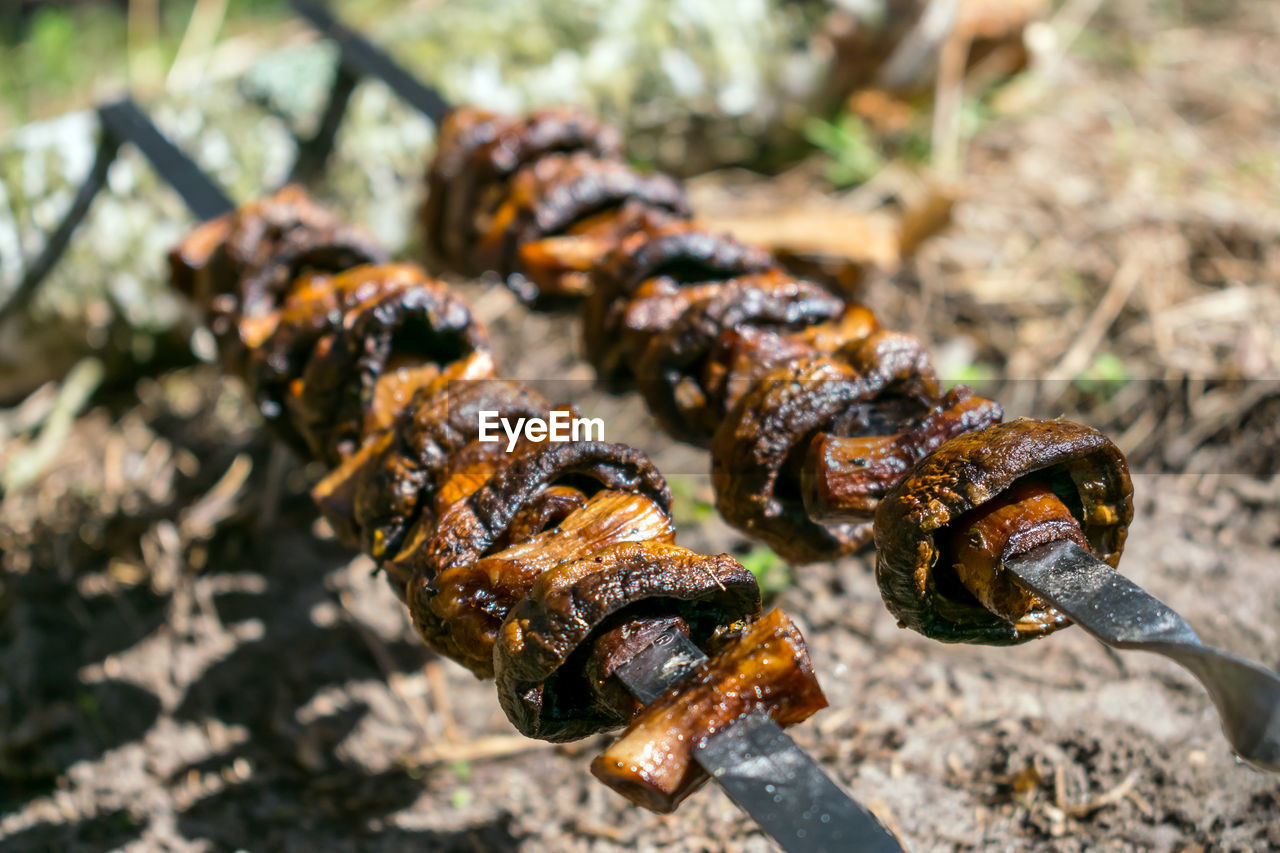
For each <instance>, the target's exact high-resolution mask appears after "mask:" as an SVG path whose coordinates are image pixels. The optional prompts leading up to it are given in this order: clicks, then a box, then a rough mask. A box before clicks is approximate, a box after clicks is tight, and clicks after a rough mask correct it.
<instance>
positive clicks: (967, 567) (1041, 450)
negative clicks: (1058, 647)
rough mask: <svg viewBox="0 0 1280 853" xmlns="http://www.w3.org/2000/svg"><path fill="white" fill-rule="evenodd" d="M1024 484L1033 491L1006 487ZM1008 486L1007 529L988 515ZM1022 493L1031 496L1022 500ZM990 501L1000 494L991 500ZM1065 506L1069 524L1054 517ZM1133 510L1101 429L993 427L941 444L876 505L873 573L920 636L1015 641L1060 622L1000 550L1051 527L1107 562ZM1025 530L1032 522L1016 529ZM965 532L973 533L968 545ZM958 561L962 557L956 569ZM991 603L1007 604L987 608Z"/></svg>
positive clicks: (1024, 545) (1059, 424) (1119, 464)
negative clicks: (1005, 564) (1024, 586)
mask: <svg viewBox="0 0 1280 853" xmlns="http://www.w3.org/2000/svg"><path fill="white" fill-rule="evenodd" d="M1030 486H1036V487H1039V488H1037V489H1034V490H1031V491H1030V492H1025V491H1024V492H1021V493H1019V492H1016V491H1014V490H1017V489H1022V488H1026V487H1030ZM1044 490H1048V492H1049V493H1050V494H1049V495H1046V494H1045V492H1044ZM1011 491H1013V493H1014V497H1016V498H1018V500H1017V501H1015V502H1014V503H1015V504H1017V508H1016V509H1014V510H1013V511H1012V512H1013V513H1014V514H1015V515H1020V516H1021V518H1022V523H1021V524H1015V525H1013V526H1009V525H1008V524H1006V523H1005V522H1004V520H1002V519H1001V517H1000V516H999V515H997V516H995V517H994V518H993V517H992V516H991V515H990V513H989V510H990V509H998V508H1001V507H1004V508H1005V510H1006V514H1007V513H1008V511H1009V510H1008V507H1009V506H1011V504H1009V503H1007V497H1006V496H1007V495H1009V494H1010V493H1011ZM1050 498H1052V499H1050ZM1027 499H1031V500H1032V501H1033V503H1032V504H1031V505H1026V504H1024V503H1023V501H1025V500H1027ZM994 502H1001V503H995V505H994V506H993V507H989V505H991V504H993V503H994ZM1063 506H1065V508H1066V509H1067V510H1068V511H1069V514H1070V518H1071V519H1074V521H1075V522H1076V524H1077V525H1078V528H1079V529H1078V532H1077V533H1072V532H1071V531H1070V529H1069V528H1070V527H1071V525H1069V524H1064V523H1063V522H1064V521H1066V520H1067V519H1064V518H1063V515H1062V511H1061V509H1060V507H1063ZM984 510H988V511H986V512H984ZM1006 517H1007V515H1006ZM1132 518H1133V489H1132V485H1131V483H1130V481H1129V469H1128V466H1127V465H1126V464H1125V461H1124V457H1123V456H1122V455H1121V453H1120V451H1119V450H1118V449H1117V448H1116V446H1115V445H1114V444H1112V443H1111V441H1110V440H1108V439H1107V438H1106V436H1104V435H1102V433H1100V432H1098V431H1097V430H1094V429H1091V428H1089V427H1087V426H1083V425H1081V424H1077V423H1072V422H1070V421H1058V420H1050V421H1045V420H1030V419H1020V420H1016V421H1011V422H1009V423H1004V424H998V425H995V426H991V427H987V428H986V429H983V430H979V431H977V432H971V433H968V434H966V435H962V436H960V437H958V438H954V439H952V440H951V441H948V442H947V443H946V444H944V445H942V446H941V447H940V448H938V449H937V450H936V451H934V453H933V454H932V455H930V456H927V457H925V459H924V460H923V461H921V462H920V463H919V464H918V465H916V467H915V468H914V469H913V470H912V471H911V473H910V474H909V475H907V477H906V478H905V479H903V480H902V481H901V482H900V483H899V484H898V485H897V486H895V487H894V488H893V490H892V491H890V492H889V494H888V495H886V496H885V497H884V499H883V500H882V501H881V502H880V507H879V509H878V510H877V511H876V518H875V539H876V548H877V554H876V580H877V581H878V582H879V584H880V592H881V595H883V596H884V600H885V604H886V605H887V606H888V607H889V610H890V611H891V612H892V613H893V614H894V615H895V616H897V617H898V621H899V622H900V623H901V624H902V625H904V626H905V627H908V628H912V629H914V630H916V631H919V632H920V633H922V634H924V635H925V636H928V637H933V638H934V639H938V640H943V641H945V642H968V643H989V644H1009V643H1018V642H1022V641H1024V640H1029V639H1032V638H1035V637H1041V636H1044V635H1046V634H1049V633H1051V632H1053V631H1055V630H1057V629H1058V628H1061V627H1062V626H1063V625H1065V624H1067V621H1066V619H1065V618H1064V617H1063V616H1062V615H1061V614H1059V613H1057V612H1056V611H1054V610H1053V609H1052V608H1050V607H1048V606H1047V605H1045V604H1043V602H1040V601H1039V600H1038V599H1036V597H1035V596H1034V595H1030V594H1029V593H1026V592H1025V591H1023V590H1020V589H1019V588H1018V587H1017V581H1016V580H1015V579H1013V578H1012V577H1010V576H1009V575H1008V574H1007V573H1004V572H1001V571H1000V568H999V563H998V559H999V556H1013V554H1015V553H1018V552H1019V551H1021V550H1027V549H1028V548H1030V547H1034V546H1035V545H1038V544H1044V543H1045V541H1047V540H1044V539H1043V536H1044V535H1045V531H1057V532H1059V533H1060V534H1061V535H1060V536H1058V538H1064V537H1066V538H1077V539H1078V541H1080V542H1081V543H1082V544H1085V545H1087V547H1088V548H1089V549H1090V550H1091V551H1092V552H1093V553H1094V554H1095V555H1097V556H1098V557H1099V558H1100V559H1102V560H1105V561H1106V562H1107V563H1110V564H1111V565H1112V566H1114V565H1116V564H1117V563H1118V562H1119V560H1120V553H1121V551H1122V550H1123V549H1124V541H1125V536H1126V534H1127V532H1128V527H1129V522H1130V521H1131V520H1132ZM1025 527H1032V528H1039V530H1033V531H1032V535H1030V536H1029V535H1026V534H1023V535H1021V536H1015V535H1013V534H1015V533H1017V532H1018V528H1025ZM1001 528H1003V534H1001V533H1000V530H1001ZM971 535H972V536H974V537H976V540H975V541H973V542H972V543H971V545H969V546H968V547H967V548H966V540H967V538H968V537H970V536H971ZM1036 537H1039V538H1038V539H1037V538H1036ZM957 544H959V546H960V547H959V548H957ZM984 551H985V552H986V556H985V557H984ZM993 551H995V552H996V554H995V555H993V554H992V552H993ZM993 557H994V558H993ZM958 558H964V559H965V564H964V565H962V567H961V569H960V570H959V571H957V568H956V560H957V559H958ZM975 560H976V561H977V564H976V565H975ZM979 569H983V570H984V571H978V570H979ZM984 601H985V602H986V603H985V604H984V603H983V602H984ZM993 603H994V604H995V605H996V606H997V607H998V608H1000V609H1003V610H1005V612H1003V613H998V612H993V610H992V609H991V608H990V607H989V606H988V605H991V604H993ZM1011 606H1016V608H1017V609H1015V610H1011V609H1010V607H1011Z"/></svg>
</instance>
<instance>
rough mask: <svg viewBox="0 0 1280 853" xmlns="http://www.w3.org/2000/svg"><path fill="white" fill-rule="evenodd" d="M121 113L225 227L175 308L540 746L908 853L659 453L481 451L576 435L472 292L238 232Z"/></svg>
mask: <svg viewBox="0 0 1280 853" xmlns="http://www.w3.org/2000/svg"><path fill="white" fill-rule="evenodd" d="M99 113H100V115H101V118H102V122H103V125H104V131H109V132H111V133H113V134H115V135H116V136H117V138H118V139H120V140H121V141H132V142H137V143H138V145H139V148H140V149H141V150H142V152H143V153H144V155H146V156H147V157H148V158H149V159H151V160H152V162H153V163H155V164H156V165H157V166H158V170H159V171H160V172H161V174H162V175H163V176H164V177H165V178H166V179H167V180H169V181H170V182H171V184H172V185H173V186H174V188H175V189H176V190H178V192H179V194H180V195H181V196H182V197H183V200H184V201H185V202H187V204H188V206H189V207H190V208H191V209H192V210H193V212H196V213H197V215H203V216H213V217H214V218H211V219H207V220H206V221H205V222H203V223H202V224H201V225H200V226H198V227H197V228H196V229H195V230H194V231H192V232H191V233H190V234H189V235H188V237H187V238H186V239H184V240H183V241H182V243H181V244H180V245H179V246H178V247H177V248H176V249H175V250H174V251H173V253H172V255H171V257H170V262H171V266H172V270H173V277H174V284H175V286H177V287H178V288H179V289H181V290H183V291H184V292H185V293H187V294H188V295H189V296H191V297H192V298H193V299H194V300H195V301H196V302H197V304H198V305H200V306H201V307H202V308H204V309H205V310H206V311H207V313H208V315H209V321H210V326H211V329H212V331H213V332H214V335H215V337H216V339H217V341H218V344H219V353H220V355H221V358H222V360H223V362H224V363H225V365H226V367H227V368H228V369H230V370H232V371H234V372H237V373H239V374H240V375H242V376H243V377H244V378H246V380H247V381H248V382H249V384H250V386H251V389H252V391H253V393H254V396H255V398H256V399H257V401H258V403H259V408H260V409H261V411H262V414H263V415H264V417H265V418H266V419H267V420H268V422H270V423H271V424H272V426H273V427H274V428H275V429H276V430H277V431H278V432H279V433H280V434H281V436H282V437H283V438H284V439H286V440H287V441H289V442H291V443H292V444H293V445H294V446H295V447H297V448H298V449H299V450H300V451H302V452H303V453H305V454H308V455H310V456H313V457H315V458H318V459H320V460H322V461H324V462H326V463H328V464H329V465H330V466H333V470H332V472H331V473H330V474H329V475H328V476H327V477H326V478H325V479H324V480H323V481H322V482H321V483H320V485H319V486H317V487H316V489H315V492H314V496H315V498H316V501H317V503H318V504H319V505H320V508H321V510H322V512H324V514H325V515H326V517H327V518H328V519H329V520H330V522H331V523H332V524H333V526H334V528H335V530H336V531H337V532H338V533H339V535H340V536H341V537H342V538H344V539H347V540H348V541H355V542H359V543H361V544H362V545H363V546H364V548H365V550H366V551H367V552H368V553H370V555H371V556H374V557H375V558H376V559H378V560H379V561H380V562H381V566H382V568H384V569H385V571H386V574H387V577H388V579H389V581H390V582H391V584H392V588H393V589H394V590H395V591H396V593H397V595H398V596H399V597H400V598H401V600H402V601H403V602H404V603H405V604H406V606H407V607H408V608H409V610H410V613H411V615H412V617H413V622H414V625H415V627H416V628H417V629H418V631H419V633H420V634H422V636H423V638H424V639H425V640H426V641H427V642H428V643H429V644H430V645H432V646H433V647H434V648H435V649H436V650H437V651H439V652H440V653H442V654H444V655H447V656H449V657H452V658H453V659H454V660H456V661H458V662H459V663H461V664H462V665H464V666H466V667H468V668H469V669H471V670H472V671H473V672H474V673H475V674H476V675H478V676H494V677H495V678H496V680H497V683H498V692H499V699H500V702H501V704H502V706H503V709H504V710H505V711H506V712H507V715H508V717H509V719H510V720H511V721H512V723H513V724H514V725H515V726H516V727H517V728H518V729H520V730H521V731H522V732H523V733H525V734H526V735H529V736H531V737H540V738H543V739H546V740H553V741H564V740H573V739H578V738H582V737H586V736H588V735H590V734H593V733H596V732H600V731H605V730H608V729H611V728H617V727H619V726H621V725H626V726H627V728H626V730H625V731H624V732H623V734H622V736H621V737H620V738H619V739H618V740H617V741H616V742H615V743H614V744H612V745H611V746H610V747H609V748H608V749H607V750H606V751H605V753H604V754H602V755H601V756H600V757H598V758H597V759H596V761H595V762H594V764H593V766H592V772H593V773H594V774H595V775H596V776H597V777H598V778H599V779H600V780H601V781H603V782H604V783H605V784H607V785H609V786H610V787H612V788H614V790H616V791H618V792H619V793H621V794H623V795H624V796H627V797H628V798H629V799H631V800H632V801H633V802H635V803H637V804H638V805H642V806H645V807H647V808H650V809H652V810H655V811H663V812H665V811H671V810H673V809H674V808H675V807H676V806H677V805H678V804H679V803H680V802H681V801H682V800H683V799H684V798H685V797H686V796H688V795H689V794H690V793H692V792H693V791H694V790H696V789H697V788H698V787H699V786H700V785H701V784H702V783H703V782H705V781H706V780H707V779H708V778H711V779H714V780H716V781H717V782H718V783H719V784H721V785H723V786H724V787H725V788H726V790H727V791H728V792H729V794H730V796H731V797H732V798H733V799H734V800H735V801H736V802H738V804H739V805H740V806H742V807H743V808H744V809H745V810H747V811H748V812H749V813H751V814H753V815H757V814H758V815H759V816H760V823H761V827H762V828H763V829H764V830H765V831H766V832H768V833H770V834H771V835H772V836H773V837H774V839H775V840H776V841H777V842H778V844H779V845H780V846H781V847H782V848H783V849H785V850H788V851H793V853H818V851H830V853H834V851H839V850H850V849H861V850H872V851H883V853H890V851H899V850H901V847H900V846H899V845H898V843H897V841H896V840H895V839H894V838H893V836H892V835H891V834H890V833H889V832H888V831H886V830H885V829H884V828H883V827H882V826H881V825H880V824H879V823H878V822H877V821H876V820H875V818H874V817H872V816H871V815H870V813H868V812H866V811H865V810H863V809H862V808H861V807H860V806H859V805H857V804H856V803H855V802H853V801H852V800H851V799H850V798H849V797H848V796H847V795H846V794H845V793H843V792H842V791H841V790H840V789H839V788H838V787H837V786H836V785H835V784H834V783H833V782H832V781H831V780H830V779H829V778H828V777H827V776H826V775H825V774H824V773H823V772H822V770H821V769H820V768H819V767H818V766H817V764H816V763H814V762H813V760H812V759H811V758H810V757H809V756H807V755H806V754H805V753H804V752H803V751H802V750H801V749H800V748H799V747H798V746H797V745H796V744H795V742H794V741H792V740H791V739H790V738H789V737H788V736H787V735H786V734H784V733H783V731H782V728H781V726H783V725H792V724H795V723H798V722H801V721H802V720H804V719H806V718H807V717H809V716H810V715H811V714H812V713H814V712H815V711H817V710H819V709H821V708H822V707H824V706H825V705H826V700H825V698H824V697H823V695H822V691H821V688H820V687H819V686H818V683H817V679H816V676H815V675H814V672H813V669H812V666H811V664H810V662H809V658H808V652H807V649H806V647H805V644H804V639H803V637H802V636H801V635H800V632H799V630H798V629H797V628H796V627H795V625H794V624H793V623H792V622H791V621H790V619H788V617H787V616H786V615H785V614H783V613H782V612H781V611H778V610H775V611H773V612H771V613H769V614H766V615H764V616H761V615H760V593H759V588H758V586H757V585H756V582H755V579H754V578H753V577H752V576H751V574H750V573H749V572H747V571H746V569H744V568H743V567H742V565H741V564H740V563H738V562H737V561H736V560H734V559H732V558H731V557H729V556H728V555H724V554H722V555H720V556H717V557H708V556H703V555H700V554H696V553H694V552H692V551H688V550H686V549H684V548H680V547H677V546H676V545H674V544H671V540H672V539H673V534H674V531H673V528H672V523H671V519H670V516H669V505H670V500H671V497H670V492H669V490H668V489H667V486H666V483H665V482H664V481H663V480H662V477H661V475H660V474H658V472H657V471H656V470H654V469H653V467H652V465H651V464H650V463H649V461H648V459H647V458H645V457H644V456H643V454H641V453H639V452H638V451H635V450H633V449H631V448H627V447H624V446H621V445H616V444H608V443H606V442H603V441H596V442H593V441H577V440H573V441H569V442H563V443H546V442H533V441H526V442H524V443H523V444H522V445H521V446H520V447H519V448H517V449H516V450H515V452H514V453H504V452H503V451H502V450H501V448H500V446H497V445H495V444H492V443H490V444H485V443H484V442H483V440H481V439H477V438H476V437H475V435H474V432H475V430H476V428H477V426H478V425H477V421H478V418H477V415H478V412H479V410H480V409H481V408H486V407H497V408H498V409H500V410H502V411H507V412H517V413H519V412H524V413H530V412H537V411H541V412H544V413H547V412H549V411H558V410H557V409H555V408H554V407H552V406H551V405H550V404H549V403H548V402H547V401H545V400H543V399H542V398H540V397H539V395H537V394H535V393H534V392H532V391H529V390H528V389H525V388H522V387H520V386H518V385H515V384H514V383H507V382H501V381H498V380H496V379H494V378H493V376H492V370H493V366H492V359H491V357H490V355H489V353H488V350H487V346H486V341H485V335H484V332H483V330H482V329H481V328H480V327H479V325H478V324H477V323H476V322H475V321H474V320H473V319H472V318H471V316H470V313H469V311H468V309H467V307H466V305H465V304H463V303H462V302H461V301H460V300H459V299H458V298H457V297H456V296H454V295H453V294H451V293H450V292H449V291H448V289H447V288H445V287H444V286H443V285H441V284H440V283H438V282H435V281H433V280H431V279H429V278H427V277H426V275H425V273H423V272H422V271H421V270H420V269H418V268H417V267H413V266H410V265H404V264H389V263H386V259H385V257H384V256H383V253H382V250H381V249H379V248H378V247H377V246H376V245H375V244H374V243H373V242H372V240H371V239H370V238H369V237H368V236H367V235H366V234H364V233H363V232H362V231H360V230H359V229H355V228H352V227H350V226H347V225H345V224H343V223H341V222H339V221H338V220H337V219H336V218H335V217H334V216H333V215H332V214H330V213H329V212H328V211H325V210H323V209H322V208H319V207H318V206H317V205H315V203H314V202H312V201H311V200H310V199H309V198H308V197H307V196H306V195H305V193H303V192H302V191H301V190H300V189H299V188H297V187H295V186H289V187H285V188H284V189H282V190H280V191H278V192H276V193H274V194H273V195H271V196H269V197H267V198H266V199H263V200H261V201H258V202H255V203H251V204H247V205H244V206H242V207H240V208H233V207H232V206H231V202H230V201H229V200H227V199H226V198H225V196H223V195H222V193H221V192H220V191H219V190H217V188H216V187H214V186H213V184H212V183H211V182H210V181H209V180H208V179H207V178H206V177H205V176H204V175H202V174H201V173H200V172H199V170H198V168H197V167H196V166H195V165H194V164H193V163H191V162H190V161H189V160H187V158H186V157H185V156H184V155H183V154H182V153H181V152H179V151H178V150H177V149H176V148H175V147H173V146H172V144H171V143H169V142H168V141H167V140H165V139H164V138H163V137H162V136H161V135H160V133H159V132H158V131H157V130H156V129H155V127H154V126H153V125H152V124H151V122H150V121H149V119H147V117H146V116H145V115H144V114H143V113H142V111H141V110H139V109H138V108H137V106H136V105H135V104H134V103H133V102H132V101H130V100H125V101H121V102H118V103H115V104H111V105H108V106H105V107H102V108H101V109H100V110H99ZM615 675H616V676H617V677H616V678H615V677H614V676H615Z"/></svg>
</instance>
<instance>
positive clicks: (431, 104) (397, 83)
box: [290, 0, 449, 126]
mask: <svg viewBox="0 0 1280 853" xmlns="http://www.w3.org/2000/svg"><path fill="white" fill-rule="evenodd" d="M290 5H291V6H293V10H294V11H295V12H297V13H298V14H299V15H301V16H302V17H303V18H306V20H307V22H308V23H310V24H311V25H312V26H313V27H315V28H316V29H317V30H319V31H320V32H321V33H322V34H323V35H325V36H326V37H328V38H331V39H333V41H334V43H336V44H337V45H338V49H339V50H340V51H341V52H342V61H343V63H344V64H345V65H348V66H350V67H351V68H353V69H355V70H356V71H358V72H360V73H361V74H363V75H365V76H367V77H376V78H377V79H379V80H381V81H382V82H383V83H386V84H387V86H389V87H390V88H391V91H393V92H395V93H396V94H397V95H399V96H400V97H401V98H403V99H404V100H405V101H406V102H407V103H408V104H409V105H410V106H412V107H413V108H414V109H416V110H417V111H418V112H420V113H422V114H423V115H425V116H426V117H427V118H428V119H430V121H431V123H432V124H435V125H436V126H439V124H440V122H441V120H442V119H444V114H445V113H446V112H448V111H449V102H448V101H446V100H445V99H444V96H443V95H441V94H440V93H439V92H437V91H436V90H435V89H433V88H431V87H430V86H427V85H425V84H423V83H422V82H421V81H419V80H418V79H417V78H416V77H414V76H413V75H412V74H410V73H409V72H408V71H406V70H404V68H403V67H401V66H400V64H399V63H397V62H396V61H395V60H393V59H392V58H391V57H390V56H388V55H387V54H386V53H385V52H383V51H382V50H380V49H378V48H377V47H375V46H374V45H373V43H372V42H370V41H369V40H368V39H366V38H365V37H364V36H362V35H360V34H359V33H357V32H355V31H354V30H351V29H348V28H347V27H345V26H343V25H342V23H341V22H339V21H338V19H337V18H335V17H333V15H332V14H330V13H329V10H328V9H326V8H325V7H324V5H323V4H321V3H313V2H308V0H292V2H291V3H290Z"/></svg>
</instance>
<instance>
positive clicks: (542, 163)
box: [472, 151, 689, 296]
mask: <svg viewBox="0 0 1280 853" xmlns="http://www.w3.org/2000/svg"><path fill="white" fill-rule="evenodd" d="M627 201H637V202H640V203H642V204H644V205H645V206H646V207H649V208H652V209H654V210H655V211H666V212H667V213H668V214H670V215H671V216H674V217H676V218H680V219H683V218H687V217H688V216H689V203H688V200H687V199H686V198H685V193H684V188H683V187H682V186H681V185H680V183H679V182H677V181H676V180H675V179H674V178H672V177H670V176H669V175H662V174H656V173H653V174H645V173H641V172H637V171H636V170H635V169H633V168H631V166H629V165H628V164H626V163H623V162H621V161H618V160H608V159H601V158H599V157H596V156H594V155H593V154H591V152H589V151H577V152H574V153H572V154H549V155H547V156H545V157H542V158H541V159H539V160H537V161H535V162H532V163H529V164H528V165H526V166H525V167H524V168H522V169H521V170H520V171H518V172H516V174H515V175H513V176H512V178H511V180H510V183H509V185H508V193H507V195H506V198H505V199H504V200H503V201H502V203H501V205H500V206H499V207H498V208H497V209H496V210H495V211H494V214H493V216H492V217H486V218H487V219H489V221H488V222H487V223H486V224H485V226H484V230H483V233H481V234H480V236H479V239H478V241H477V242H476V244H475V247H474V252H473V253H472V254H473V256H474V259H475V263H476V266H477V267H479V268H481V269H491V270H495V271H496V272H497V273H498V274H499V275H501V276H502V277H503V278H509V277H511V276H513V275H515V274H518V273H520V272H521V270H520V269H519V267H520V261H519V251H518V250H519V248H520V246H522V245H524V244H526V243H530V242H532V241H535V240H540V239H543V238H544V237H549V236H552V235H555V234H559V233H563V232H564V231H565V230H567V229H568V228H570V227H571V226H572V225H573V224H574V223H575V222H577V221H579V220H581V219H584V218H586V217H588V216H591V215H593V214H597V213H600V212H601V211H604V210H608V209H610V208H616V207H620V206H621V205H623V204H624V203H625V202H627ZM535 296H536V294H535Z"/></svg>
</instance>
